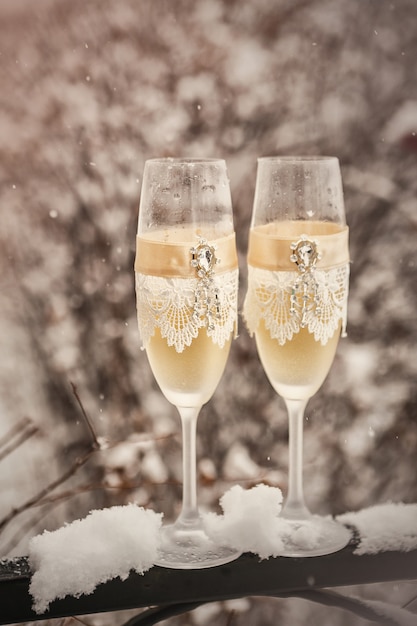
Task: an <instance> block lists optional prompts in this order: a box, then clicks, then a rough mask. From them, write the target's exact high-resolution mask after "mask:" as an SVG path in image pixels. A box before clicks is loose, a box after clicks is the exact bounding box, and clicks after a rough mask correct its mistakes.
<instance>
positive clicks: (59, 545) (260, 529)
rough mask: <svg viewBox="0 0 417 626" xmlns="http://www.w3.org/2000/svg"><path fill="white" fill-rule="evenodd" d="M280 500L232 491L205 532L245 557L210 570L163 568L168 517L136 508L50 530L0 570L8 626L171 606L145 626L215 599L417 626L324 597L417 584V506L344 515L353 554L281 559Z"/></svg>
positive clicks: (407, 616)
mask: <svg viewBox="0 0 417 626" xmlns="http://www.w3.org/2000/svg"><path fill="white" fill-rule="evenodd" d="M281 501H282V494H281V492H280V490H279V489H277V488H273V487H268V486H266V485H257V486H256V487H254V488H252V489H248V490H243V489H242V488H241V487H240V486H234V487H232V489H230V490H229V491H228V492H227V493H226V494H225V495H224V496H223V498H222V499H221V501H220V503H221V505H222V508H223V514H222V515H214V514H208V515H207V516H206V517H205V524H206V529H207V531H208V532H209V533H211V534H212V535H215V536H216V539H218V538H219V536H221V537H222V539H223V541H224V543H226V544H227V545H230V546H232V547H236V548H238V549H239V550H242V551H243V552H244V553H246V554H244V555H243V556H242V557H240V559H239V560H238V561H235V562H233V563H229V564H227V565H224V566H221V567H220V568H210V569H207V570H199V571H195V570H188V572H187V571H178V570H169V569H164V568H159V567H156V566H155V567H154V566H153V564H154V562H155V560H156V556H157V551H158V537H159V529H160V527H161V523H162V519H161V518H162V516H161V515H159V514H156V513H155V512H154V511H152V510H145V509H143V508H141V507H139V506H136V505H134V504H130V505H126V506H118V507H112V508H109V509H103V510H96V511H92V512H91V513H90V514H89V515H88V516H87V517H86V518H84V519H82V520H76V521H75V522H72V523H71V524H67V525H65V526H63V527H62V528H60V529H58V530H56V531H53V532H48V531H45V532H44V533H43V534H41V535H38V536H36V537H34V538H33V539H32V540H31V542H30V550H29V556H28V557H22V558H20V559H12V560H3V561H1V562H0V603H1V607H2V610H1V615H0V624H8V623H17V622H19V621H27V620H28V619H46V618H49V617H62V616H66V615H74V614H78V615H81V614H84V613H91V612H92V613H95V612H105V611H115V610H119V609H123V608H136V607H144V606H151V605H161V604H164V606H160V607H159V608H153V609H149V610H148V611H147V612H145V613H142V614H141V615H140V616H138V617H137V618H134V619H133V620H131V621H130V622H129V623H128V626H133V625H137V626H139V624H152V623H157V621H160V620H161V619H165V618H166V617H164V616H169V615H171V614H172V615H174V614H178V613H181V612H183V611H186V610H191V609H192V608H195V607H196V606H198V605H200V604H202V603H206V602H211V601H214V600H219V599H227V598H238V597H245V596H250V595H265V596H277V597H287V596H298V597H304V598H306V599H310V600H312V601H316V602H322V603H324V604H332V605H335V606H339V607H341V608H345V609H347V610H351V611H354V612H355V613H357V614H358V615H362V616H364V617H366V618H367V619H371V620H372V619H373V620H374V621H378V623H380V624H400V625H401V626H410V625H417V616H416V615H415V614H414V613H411V612H410V611H408V610H405V609H401V608H399V607H393V606H391V605H389V604H385V603H380V602H370V601H366V602H365V601H364V600H360V599H358V598H353V597H346V596H343V595H341V594H339V593H335V592H334V591H328V590H326V591H324V590H323V587H337V586H344V585H356V584H366V583H371V582H382V581H387V580H414V579H415V580H417V504H401V503H400V504H391V503H389V504H382V505H377V506H373V507H370V508H367V509H364V510H361V511H358V512H351V513H345V514H344V515H341V516H339V517H338V518H337V519H338V521H339V522H341V523H343V524H345V525H347V526H348V527H350V528H351V529H353V538H352V541H351V543H350V544H349V546H347V547H346V548H345V549H344V550H341V551H340V552H338V553H335V554H331V555H327V556H322V557H315V558H311V557H309V558H304V559H300V558H298V559H293V558H285V557H282V558H279V557H280V548H282V545H283V544H282V541H281V539H280V538H282V536H285V535H286V533H288V528H287V526H286V522H285V520H284V519H283V518H280V517H279V512H280V508H281ZM260 511H262V515H259V512H260ZM303 541H305V542H306V544H308V545H314V542H315V541H317V537H315V536H310V535H309V533H308V530H306V529H304V533H303ZM250 553H251V554H250ZM272 557H278V558H272ZM145 572H146V575H144V573H145ZM190 574H192V576H191V577H190ZM11 590H12V591H13V594H15V595H16V597H14V596H13V594H12V596H10V591H11ZM13 597H14V602H13V603H12V604H10V607H9V609H7V603H8V602H10V601H11V599H12V598H13ZM166 605H168V606H166ZM147 620H148V621H147ZM152 620H154V621H152Z"/></svg>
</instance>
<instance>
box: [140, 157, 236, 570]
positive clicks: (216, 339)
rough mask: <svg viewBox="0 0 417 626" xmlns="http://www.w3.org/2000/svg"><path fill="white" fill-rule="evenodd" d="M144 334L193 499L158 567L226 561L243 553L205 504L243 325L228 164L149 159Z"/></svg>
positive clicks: (143, 215) (165, 542)
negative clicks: (201, 486)
mask: <svg viewBox="0 0 417 626" xmlns="http://www.w3.org/2000/svg"><path fill="white" fill-rule="evenodd" d="M135 278H136V302H137V314H138V325H139V332H140V335H141V340H142V344H143V347H144V349H145V350H146V353H147V357H148V360H149V364H150V367H151V369H152V372H153V374H154V376H155V379H156V381H157V383H158V385H159V387H160V388H161V390H162V392H163V394H164V395H165V397H166V398H167V399H168V400H169V402H171V403H172V404H173V405H174V406H176V407H177V409H178V412H179V414H180V418H181V424H182V441H183V498H182V509H181V513H180V515H179V517H178V519H177V520H176V521H175V523H174V524H171V525H167V526H163V528H162V538H161V549H160V551H159V556H158V561H157V564H158V565H162V566H165V567H171V568H177V569H192V568H204V567H211V566H214V565H220V564H222V563H226V562H228V561H231V560H233V559H235V558H237V557H238V556H239V552H238V551H236V550H234V549H231V548H229V547H226V546H222V545H217V544H215V543H214V541H213V540H210V539H209V537H208V536H207V535H206V533H205V531H204V527H203V523H202V519H201V516H200V513H199V510H198V506H197V487H196V482H197V481H196V427H197V418H198V414H199V412H200V409H201V407H202V405H204V404H205V403H206V402H208V400H209V399H210V398H211V396H212V395H213V393H214V391H215V389H216V387H217V385H218V383H219V380H220V378H221V376H222V374H223V371H224V368H225V365H226V361H227V358H228V354H229V350H230V345H231V341H232V339H233V337H234V336H235V334H236V330H237V292H238V262H237V254H236V244H235V233H234V227H233V215H232V203H231V196H230V188H229V181H228V176H227V170H226V163H225V161H224V160H221V159H173V158H162V159H150V160H148V161H146V163H145V169H144V175H143V183H142V192H141V199H140V207H139V220H138V235H137V248H136V260H135Z"/></svg>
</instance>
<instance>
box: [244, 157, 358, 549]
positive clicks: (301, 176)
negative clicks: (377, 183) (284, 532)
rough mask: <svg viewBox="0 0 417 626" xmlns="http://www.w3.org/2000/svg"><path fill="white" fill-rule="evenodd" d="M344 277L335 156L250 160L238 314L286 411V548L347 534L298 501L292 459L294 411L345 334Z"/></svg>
mask: <svg viewBox="0 0 417 626" xmlns="http://www.w3.org/2000/svg"><path fill="white" fill-rule="evenodd" d="M348 283H349V251H348V227H347V226H346V221H345V212H344V202H343V190H342V181H341V174H340V168H339V162H338V159H337V158H335V157H264V158H260V159H258V169H257V178H256V188H255V198H254V207H253V214H252V222H251V228H250V234H249V249H248V291H247V294H246V297H245V303H244V318H245V321H246V324H247V326H248V329H249V332H250V333H251V334H252V335H254V336H255V340H256V346H257V350H258V354H259V358H260V360H261V363H262V366H263V368H264V370H265V373H266V375H267V377H268V379H269V381H270V383H271V385H272V387H273V388H274V389H275V391H276V392H277V393H278V394H279V395H280V396H281V397H282V398H283V400H284V402H285V405H286V408H287V412H288V418H289V480H288V494H287V497H286V501H285V504H284V507H283V510H282V514H281V515H282V517H283V518H285V520H286V521H288V525H287V527H288V528H289V529H290V532H289V533H288V536H287V537H285V538H284V543H285V545H286V547H285V551H284V552H283V554H284V555H286V556H318V555H321V554H328V553H331V552H335V551H337V550H339V549H341V548H342V547H344V546H345V545H346V544H347V543H348V542H349V539H350V533H349V531H348V530H347V529H346V528H345V527H344V526H342V525H340V524H338V523H337V522H335V521H334V520H332V519H327V518H322V517H319V516H317V515H312V514H311V513H310V511H309V510H308V508H307V506H306V504H305V500H304V494H303V466H302V455H303V451H302V447H303V441H302V440H303V421H304V410H305V407H306V404H307V402H308V400H309V399H310V398H311V397H312V396H313V395H314V394H315V393H316V392H317V391H318V389H319V388H320V387H321V385H322V383H323V381H324V379H325V378H326V376H327V374H328V372H329V370H330V367H331V365H332V362H333V359H334V356H335V352H336V348H337V344H338V341H339V337H340V336H341V335H345V334H346V311H347V296H348Z"/></svg>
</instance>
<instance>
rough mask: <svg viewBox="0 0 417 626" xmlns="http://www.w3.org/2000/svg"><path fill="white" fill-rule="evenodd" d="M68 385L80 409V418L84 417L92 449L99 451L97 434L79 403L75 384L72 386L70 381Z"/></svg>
mask: <svg viewBox="0 0 417 626" xmlns="http://www.w3.org/2000/svg"><path fill="white" fill-rule="evenodd" d="M70 385H71V389H72V393H73V394H74V396H75V399H76V400H77V402H78V406H79V407H80V409H81V414H82V416H83V417H84V420H85V423H86V425H87V428H88V431H89V433H90V435H91V438H92V440H93V448H94V449H95V450H100V448H101V444H100V442H99V440H98V437H97V434H96V431H95V428H94V426H93V423H92V421H91V420H90V418H89V416H88V414H87V411H86V410H85V408H84V405H83V403H82V402H81V398H80V396H79V395H78V391H77V387H76V386H75V384H74V383H73V382H72V381H70Z"/></svg>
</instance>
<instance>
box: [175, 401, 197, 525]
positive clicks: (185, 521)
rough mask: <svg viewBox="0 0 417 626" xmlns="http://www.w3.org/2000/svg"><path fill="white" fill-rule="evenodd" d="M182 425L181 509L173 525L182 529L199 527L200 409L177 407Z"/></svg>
mask: <svg viewBox="0 0 417 626" xmlns="http://www.w3.org/2000/svg"><path fill="white" fill-rule="evenodd" d="M177 408H178V412H179V414H180V417H181V425H182V473H183V477H182V480H183V487H182V509H181V513H180V515H179V517H178V519H177V521H176V523H175V525H176V526H177V527H178V526H181V527H182V528H184V527H187V528H190V529H191V528H198V527H200V526H201V520H200V514H199V511H198V506H197V451H196V432H197V418H198V415H199V413H200V407H177Z"/></svg>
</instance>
